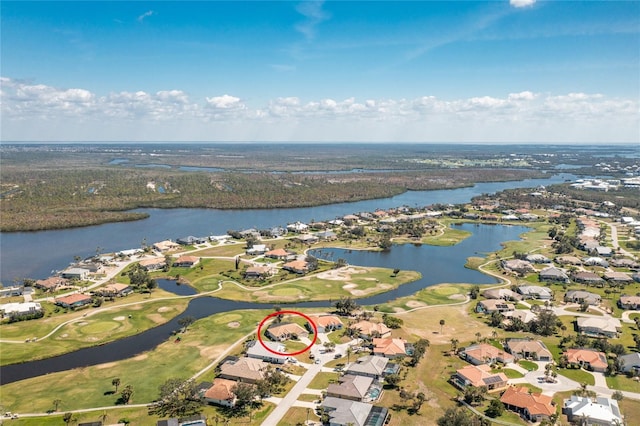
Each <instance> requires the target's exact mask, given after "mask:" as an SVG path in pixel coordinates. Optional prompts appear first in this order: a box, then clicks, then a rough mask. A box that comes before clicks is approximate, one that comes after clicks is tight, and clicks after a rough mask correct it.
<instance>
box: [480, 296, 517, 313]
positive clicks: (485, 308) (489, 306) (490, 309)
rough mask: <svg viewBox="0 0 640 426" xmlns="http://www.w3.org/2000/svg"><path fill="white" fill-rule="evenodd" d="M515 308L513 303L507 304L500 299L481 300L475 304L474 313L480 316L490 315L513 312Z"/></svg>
mask: <svg viewBox="0 0 640 426" xmlns="http://www.w3.org/2000/svg"><path fill="white" fill-rule="evenodd" d="M515 308H516V307H515V306H514V305H513V303H507V302H505V301H504V300H500V299H487V300H481V301H480V302H478V303H477V304H476V312H477V313H482V314H492V313H494V312H507V311H513V310H514V309H515Z"/></svg>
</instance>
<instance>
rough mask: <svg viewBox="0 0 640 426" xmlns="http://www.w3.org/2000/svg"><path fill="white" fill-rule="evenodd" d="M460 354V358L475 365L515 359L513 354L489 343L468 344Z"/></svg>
mask: <svg viewBox="0 0 640 426" xmlns="http://www.w3.org/2000/svg"><path fill="white" fill-rule="evenodd" d="M459 354H460V358H462V359H464V360H465V361H467V362H470V363H471V364H473V365H480V364H494V363H496V362H501V363H503V364H508V363H510V362H513V361H514V358H513V355H511V354H509V353H507V352H505V351H503V350H500V349H498V348H496V347H495V346H492V345H489V344H487V343H478V344H476V345H471V346H467V347H466V348H464V349H462V350H461V351H460V352H459Z"/></svg>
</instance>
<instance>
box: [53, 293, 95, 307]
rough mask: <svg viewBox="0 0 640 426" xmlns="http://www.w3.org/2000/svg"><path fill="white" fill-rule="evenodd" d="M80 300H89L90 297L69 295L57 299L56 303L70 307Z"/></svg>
mask: <svg viewBox="0 0 640 426" xmlns="http://www.w3.org/2000/svg"><path fill="white" fill-rule="evenodd" d="M82 300H91V296H87V295H86V294H70V295H68V296H64V297H59V298H57V299H56V302H61V303H65V304H67V305H71V304H74V303H76V302H80V301H82Z"/></svg>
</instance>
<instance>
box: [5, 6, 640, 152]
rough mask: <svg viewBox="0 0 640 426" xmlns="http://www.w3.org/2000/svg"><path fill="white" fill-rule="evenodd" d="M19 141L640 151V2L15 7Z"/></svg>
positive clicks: (11, 27) (9, 34) (11, 38)
mask: <svg viewBox="0 0 640 426" xmlns="http://www.w3.org/2000/svg"><path fill="white" fill-rule="evenodd" d="M0 7H1V14H0V19H1V24H2V28H1V35H2V46H1V47H2V52H1V60H2V63H1V65H2V66H1V76H2V81H1V83H2V92H1V96H2V140H4V141H10V140H25V141H30V140H34V141H48V140H70V141H100V140H117V141H128V140H132V141H156V140H170V141H181V140H185V141H186V140H188V141H193V140H196V141H208V140H211V141H381V142H386V141H389V142H393V141H415V142H423V141H424V142H575V143H582V142H640V113H639V101H640V2H637V1H591V2H589V1H587V2H577V1H564V2H561V1H554V2H542V1H535V0H511V1H509V0H503V1H497V0H496V1H489V2H460V1H446V2H435V1H410V2H385V1H377V2H362V1H357V2H344V1H327V2H316V1H302V2H288V1H278V2H267V1H260V2H244V1H235V2H219V1H215V2H205V1H201V2H135V1H134V2H124V1H114V2H77V1H72V2H55V1H49V2H29V1H23V2H11V1H3V2H2V4H1V6H0Z"/></svg>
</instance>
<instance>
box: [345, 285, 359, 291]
mask: <svg viewBox="0 0 640 426" xmlns="http://www.w3.org/2000/svg"><path fill="white" fill-rule="evenodd" d="M356 287H358V285H357V284H347V285H343V286H342V288H343V289H345V290H349V289H350V288H356Z"/></svg>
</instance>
